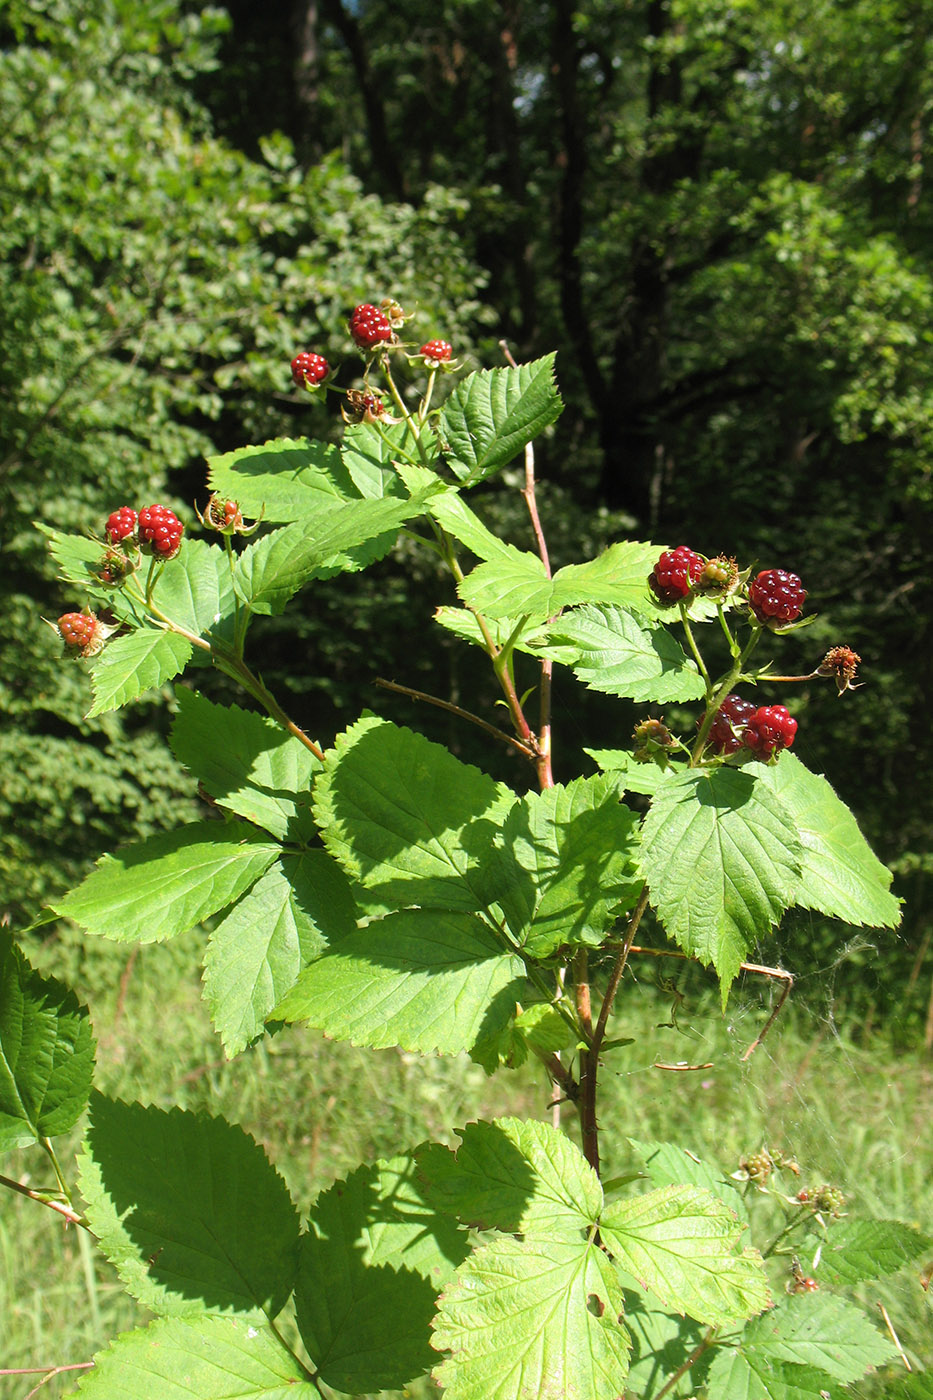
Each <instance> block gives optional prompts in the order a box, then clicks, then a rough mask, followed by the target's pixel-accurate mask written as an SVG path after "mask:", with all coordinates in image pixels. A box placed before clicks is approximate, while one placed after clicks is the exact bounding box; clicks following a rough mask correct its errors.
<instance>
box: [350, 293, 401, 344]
mask: <svg viewBox="0 0 933 1400" xmlns="http://www.w3.org/2000/svg"><path fill="white" fill-rule="evenodd" d="M350 335H351V337H352V340H353V343H354V345H358V346H359V348H360V349H361V350H374V349H375V348H376V346H377V345H381V344H382V342H383V341H385V340H391V339H392V326H391V323H390V321H389V318H388V316H386V314H385V312H384V311H380V310H379V307H378V306H373V305H372V304H371V303H370V302H368V301H364V302H363V304H362V305H361V306H357V307H356V308H355V310H354V312H353V315H352V316H351V317H350Z"/></svg>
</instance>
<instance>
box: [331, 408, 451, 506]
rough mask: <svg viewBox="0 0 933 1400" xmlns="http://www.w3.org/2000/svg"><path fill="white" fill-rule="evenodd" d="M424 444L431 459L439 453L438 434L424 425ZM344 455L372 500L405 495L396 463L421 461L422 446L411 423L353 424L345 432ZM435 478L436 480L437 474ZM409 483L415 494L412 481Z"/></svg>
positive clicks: (360, 489) (358, 486)
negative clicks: (417, 441)
mask: <svg viewBox="0 0 933 1400" xmlns="http://www.w3.org/2000/svg"><path fill="white" fill-rule="evenodd" d="M421 447H422V451H423V452H424V453H425V455H426V456H427V457H428V458H429V459H432V458H434V457H436V456H437V441H436V439H435V437H434V434H433V433H432V432H431V431H430V430H429V429H427V428H424V427H423V428H422V430H421ZM341 455H342V457H343V462H344V466H345V468H346V470H347V473H348V474H349V476H350V477H351V479H352V481H353V485H354V487H355V489H356V491H358V492H359V494H360V495H361V496H366V497H367V498H369V499H372V500H375V499H377V498H378V497H380V496H404V495H405V491H404V489H403V487H402V485H401V482H400V479H399V472H398V470H397V469H396V466H395V463H396V461H399V462H401V463H402V464H405V463H408V462H411V461H415V462H417V461H419V460H420V457H419V453H418V446H417V444H416V442H415V440H414V437H413V436H412V432H411V429H410V428H409V426H408V424H407V423H393V424H389V425H387V426H385V427H378V428H377V427H376V426H375V424H371V423H353V424H351V425H350V426H349V427H348V428H347V429H346V430H345V432H344V435H343V444H342V447H341ZM431 479H432V480H433V479H435V478H434V477H433V473H432V477H431ZM406 484H408V488H409V491H411V492H412V494H415V493H414V491H412V487H411V485H410V483H406ZM422 484H424V478H423V477H422Z"/></svg>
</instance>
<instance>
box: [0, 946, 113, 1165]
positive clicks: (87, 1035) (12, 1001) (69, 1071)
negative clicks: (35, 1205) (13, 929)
mask: <svg viewBox="0 0 933 1400" xmlns="http://www.w3.org/2000/svg"><path fill="white" fill-rule="evenodd" d="M93 1072H94V1036H93V1034H92V1032H91V1023H90V1020H89V1018H88V1014H87V1010H86V1008H85V1007H83V1006H80V1005H79V1003H78V1000H77V997H75V995H74V993H73V992H71V991H70V990H69V989H68V988H67V987H64V986H62V985H61V984H60V983H59V982H56V981H54V980H53V979H52V978H50V977H41V976H40V975H39V973H38V972H36V971H35V970H34V969H33V968H31V967H30V966H29V963H28V962H27V961H26V959H25V958H24V957H23V954H22V953H21V952H20V950H19V949H18V948H17V947H16V945H15V944H14V942H13V939H12V937H11V935H10V934H9V933H7V932H5V931H2V930H0V1151H8V1150H9V1149H11V1148H14V1147H27V1146H29V1144H30V1143H33V1142H36V1141H37V1140H38V1139H39V1138H44V1137H55V1136H56V1134H58V1133H64V1132H67V1131H68V1129H69V1128H71V1127H73V1126H74V1124H75V1123H76V1122H77V1121H78V1119H79V1118H80V1116H81V1114H82V1113H83V1112H84V1108H85V1105H86V1104H87V1100H88V1094H89V1093H90V1091H91V1077H92V1075H93Z"/></svg>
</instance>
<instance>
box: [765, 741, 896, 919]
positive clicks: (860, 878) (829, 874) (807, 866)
mask: <svg viewBox="0 0 933 1400" xmlns="http://www.w3.org/2000/svg"><path fill="white" fill-rule="evenodd" d="M762 780H763V782H764V783H766V784H767V785H768V786H769V787H770V788H771V790H772V791H773V792H774V793H775V795H776V796H777V797H778V799H779V800H780V802H781V803H782V804H783V806H784V808H785V809H786V811H787V812H788V814H789V817H790V820H791V822H792V823H793V826H794V830H795V831H796V832H797V834H798V836H799V837H800V842H801V847H802V852H801V859H800V863H801V876H800V882H799V884H798V886H797V890H796V893H795V896H794V902H795V903H796V904H801V905H803V907H804V908H806V909H819V910H820V912H821V913H823V914H828V915H829V916H830V917H831V918H835V919H843V920H844V921H845V922H846V923H847V924H869V925H870V926H872V927H879V926H880V927H883V928H894V927H896V925H897V924H899V923H900V919H901V912H900V900H898V899H897V898H896V897H895V896H894V895H893V894H891V892H890V889H889V886H890V884H891V872H890V870H888V868H887V867H886V866H884V865H882V863H881V861H880V860H879V859H878V857H877V856H876V855H875V853H874V851H873V850H872V849H871V847H870V846H869V844H868V842H867V841H866V840H865V837H864V836H863V835H862V833H861V831H860V830H859V828H858V823H857V822H856V820H855V817H854V816H853V815H852V813H851V811H850V810H849V808H848V807H847V806H846V805H845V803H844V802H841V801H840V800H839V798H838V797H837V796H836V794H835V793H834V792H833V790H832V788H831V787H830V785H829V783H828V782H827V781H826V779H825V778H824V777H823V776H822V775H821V774H818V773H811V772H810V770H809V769H808V768H807V767H805V765H804V764H803V763H801V762H800V759H799V758H797V757H796V755H795V754H791V753H786V754H782V755H781V761H780V763H778V764H776V765H775V766H774V767H773V768H768V769H766V770H765V772H764V774H763V779H762Z"/></svg>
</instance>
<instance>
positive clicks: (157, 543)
mask: <svg viewBox="0 0 933 1400" xmlns="http://www.w3.org/2000/svg"><path fill="white" fill-rule="evenodd" d="M184 529H185V527H184V525H182V523H181V521H180V520H179V519H178V516H177V515H176V514H175V512H174V511H172V510H169V508H168V506H146V508H145V510H141V511H140V512H139V520H138V522H137V534H138V537H139V547H140V549H142V550H143V551H144V552H145V553H147V554H151V555H152V556H153V558H154V559H173V558H174V557H175V555H176V554H177V553H178V549H179V546H180V544H181V537H182V534H183V533H184Z"/></svg>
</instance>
